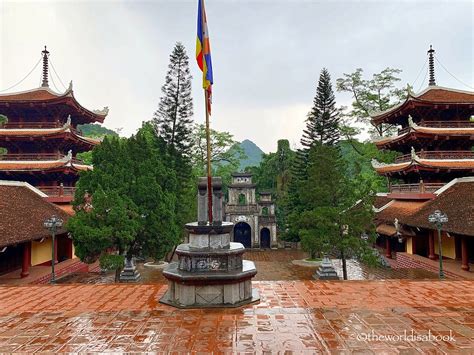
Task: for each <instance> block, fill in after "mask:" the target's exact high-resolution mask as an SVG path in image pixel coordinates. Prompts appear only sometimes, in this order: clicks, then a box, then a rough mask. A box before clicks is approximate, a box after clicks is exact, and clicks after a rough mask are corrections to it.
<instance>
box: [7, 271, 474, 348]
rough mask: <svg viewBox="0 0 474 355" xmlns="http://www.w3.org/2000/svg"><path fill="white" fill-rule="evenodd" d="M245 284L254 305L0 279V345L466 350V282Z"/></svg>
mask: <svg viewBox="0 0 474 355" xmlns="http://www.w3.org/2000/svg"><path fill="white" fill-rule="evenodd" d="M253 286H254V287H257V288H258V289H259V291H260V296H261V302H260V303H258V304H255V305H249V306H245V307H242V308H236V309H210V310H209V309H207V310H179V309H174V308H172V307H169V306H166V305H162V304H160V303H158V302H157V300H158V299H159V297H160V296H161V295H162V294H163V293H164V292H165V291H166V286H165V285H163V284H154V285H152V284H149V285H143V284H141V285H132V284H117V285H81V284H75V285H56V286H46V285H45V286H0V305H1V307H0V352H28V353H29V352H34V351H39V352H123V351H127V352H142V351H150V352H153V351H163V352H166V351H174V352H180V351H181V352H185V351H194V352H258V353H262V352H265V351H271V352H284V351H293V352H295V353H303V352H305V353H328V354H329V353H331V354H332V353H364V354H365V353H384V354H392V353H393V354H396V353H408V354H415V353H416V354H420V353H432V354H438V353H446V354H452V353H466V354H468V353H473V352H474V346H473V344H474V309H473V307H474V283H473V282H472V281H436V280H426V281H410V280H385V281H346V282H343V281H333V282H321V281H260V282H254V283H253ZM443 337H444V339H443ZM450 337H451V338H450ZM368 349H371V351H369V350H368Z"/></svg>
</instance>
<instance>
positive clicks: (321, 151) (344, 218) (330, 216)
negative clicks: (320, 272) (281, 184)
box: [289, 144, 376, 279]
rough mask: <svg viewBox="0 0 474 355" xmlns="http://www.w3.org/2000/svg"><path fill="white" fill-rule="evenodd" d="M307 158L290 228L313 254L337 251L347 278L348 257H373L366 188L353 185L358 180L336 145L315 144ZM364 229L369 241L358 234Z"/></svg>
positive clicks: (369, 204)
mask: <svg viewBox="0 0 474 355" xmlns="http://www.w3.org/2000/svg"><path fill="white" fill-rule="evenodd" d="M308 159H309V168H308V179H307V180H306V181H304V182H301V183H300V185H298V190H299V191H298V197H299V199H300V209H299V211H292V213H291V215H290V216H289V221H290V229H291V230H292V233H294V234H296V235H298V236H299V237H300V238H301V243H302V246H303V248H304V249H305V250H306V251H308V252H309V253H310V255H311V257H312V258H314V257H315V256H316V255H317V254H318V253H333V254H336V255H338V256H339V257H340V258H341V259H342V262H343V273H344V279H347V268H346V259H347V258H348V257H357V258H359V259H361V260H363V261H365V262H369V263H374V262H375V260H376V257H375V254H374V253H373V250H372V249H371V247H370V242H372V241H373V239H374V236H373V230H372V229H373V225H372V217H373V216H372V201H371V199H369V198H367V196H370V195H369V191H357V190H356V189H355V185H356V184H357V183H358V182H357V181H356V180H353V179H351V178H350V177H349V176H348V175H347V174H346V170H345V168H344V165H345V164H344V161H343V159H342V157H341V154H340V151H339V148H338V147H333V146H327V145H321V144H315V145H313V147H312V148H311V149H310V151H309V155H308ZM360 197H364V198H363V199H360ZM346 226H348V228H347V227H346ZM366 232H369V234H368V235H371V237H370V238H369V240H368V241H366V240H364V239H363V238H361V235H362V234H363V233H366Z"/></svg>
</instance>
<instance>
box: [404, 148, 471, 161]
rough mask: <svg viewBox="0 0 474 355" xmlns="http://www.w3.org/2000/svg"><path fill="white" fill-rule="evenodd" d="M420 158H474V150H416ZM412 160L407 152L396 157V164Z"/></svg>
mask: <svg viewBox="0 0 474 355" xmlns="http://www.w3.org/2000/svg"><path fill="white" fill-rule="evenodd" d="M416 155H417V156H418V158H420V159H474V152H471V151H469V150H440V151H420V152H416ZM411 160H412V155H411V154H405V155H402V156H399V157H397V158H396V159H395V164H399V163H406V162H409V161H411Z"/></svg>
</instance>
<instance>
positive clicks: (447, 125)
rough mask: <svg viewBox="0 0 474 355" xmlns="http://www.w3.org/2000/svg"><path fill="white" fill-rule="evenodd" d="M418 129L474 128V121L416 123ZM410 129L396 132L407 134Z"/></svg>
mask: <svg viewBox="0 0 474 355" xmlns="http://www.w3.org/2000/svg"><path fill="white" fill-rule="evenodd" d="M417 124H418V126H420V127H431V128H474V121H467V120H465V121H424V120H421V121H420V122H418V123H417ZM409 130H410V127H404V128H401V129H399V130H398V135H402V134H404V133H407V132H408V131H409Z"/></svg>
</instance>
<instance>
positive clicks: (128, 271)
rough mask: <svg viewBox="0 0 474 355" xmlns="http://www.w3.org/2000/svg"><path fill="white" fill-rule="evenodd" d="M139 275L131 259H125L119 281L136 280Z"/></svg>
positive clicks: (138, 278)
mask: <svg viewBox="0 0 474 355" xmlns="http://www.w3.org/2000/svg"><path fill="white" fill-rule="evenodd" d="M140 277H141V276H140V273H139V272H138V271H137V268H136V266H135V263H134V261H133V259H125V267H124V268H123V270H122V272H121V273H120V282H137V281H138V280H140Z"/></svg>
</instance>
